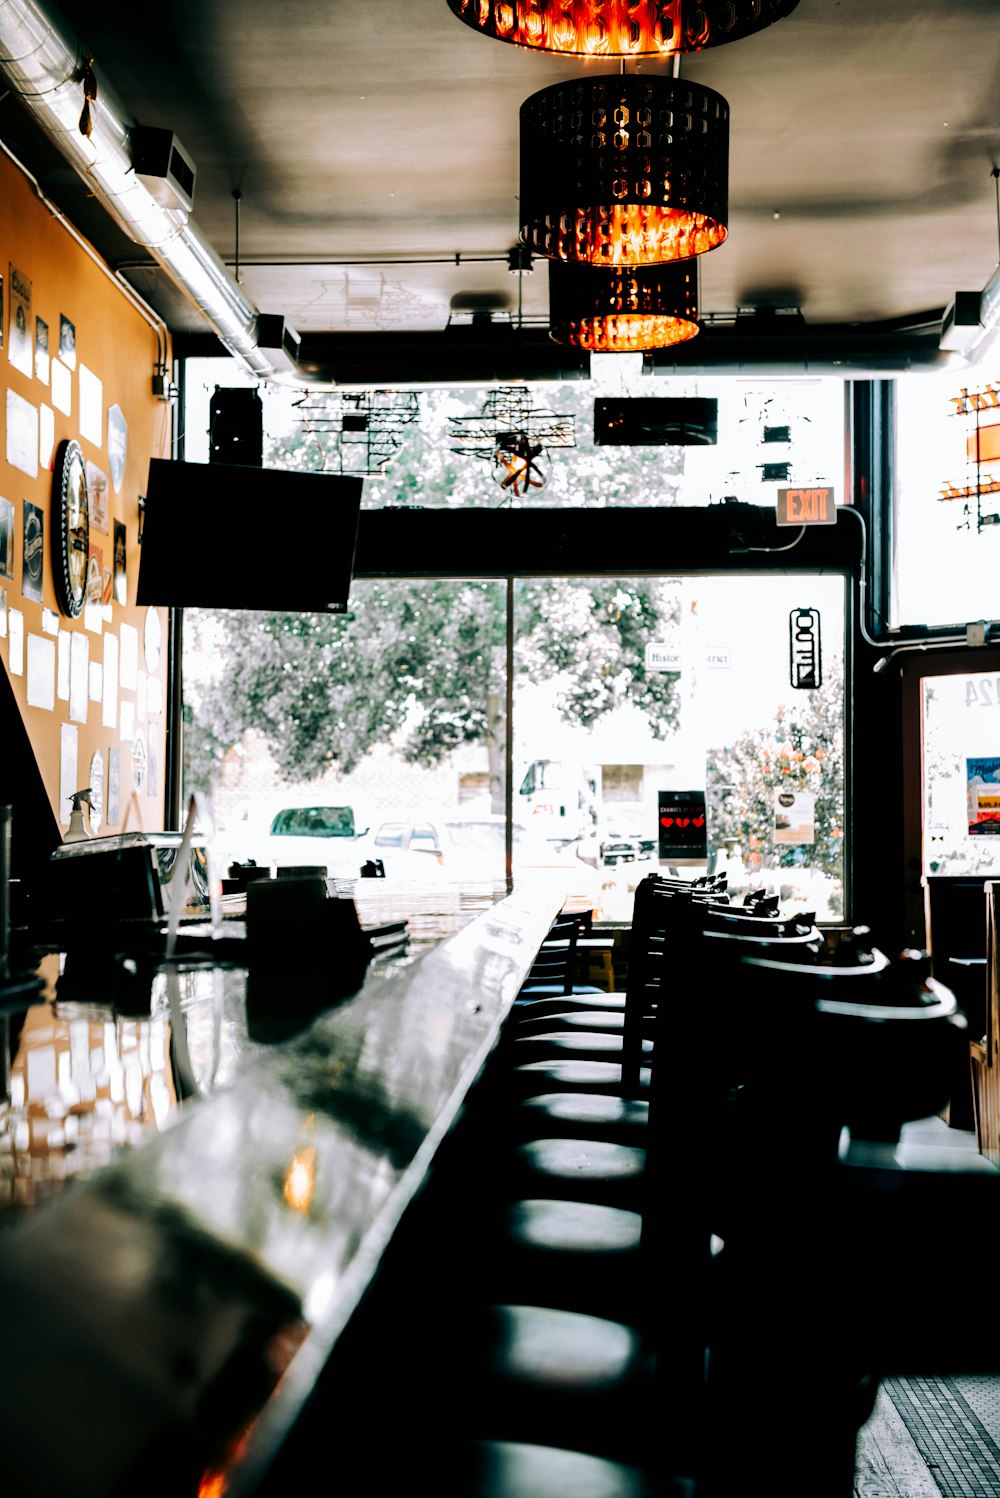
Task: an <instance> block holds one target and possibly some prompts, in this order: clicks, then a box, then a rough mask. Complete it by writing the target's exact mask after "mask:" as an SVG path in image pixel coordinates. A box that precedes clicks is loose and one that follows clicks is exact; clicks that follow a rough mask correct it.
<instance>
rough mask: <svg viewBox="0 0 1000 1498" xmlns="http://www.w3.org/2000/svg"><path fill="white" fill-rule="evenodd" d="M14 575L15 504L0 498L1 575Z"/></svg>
mask: <svg viewBox="0 0 1000 1498" xmlns="http://www.w3.org/2000/svg"><path fill="white" fill-rule="evenodd" d="M13 576H14V506H13V504H12V503H11V501H10V500H9V499H0V577H13Z"/></svg>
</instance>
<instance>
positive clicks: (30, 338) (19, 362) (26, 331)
mask: <svg viewBox="0 0 1000 1498" xmlns="http://www.w3.org/2000/svg"><path fill="white" fill-rule="evenodd" d="M7 361H8V363H9V364H10V365H11V366H12V367H13V368H14V369H17V370H19V371H20V372H21V374H23V375H27V376H28V379H29V380H30V379H31V375H32V368H33V365H34V362H35V349H34V328H33V327H32V323H31V282H30V280H29V279H28V277H27V276H26V275H25V274H24V272H23V271H20V270H18V268H17V266H16V265H12V266H11V267H10V347H9V348H8V350H7Z"/></svg>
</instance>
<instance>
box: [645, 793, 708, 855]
mask: <svg viewBox="0 0 1000 1498" xmlns="http://www.w3.org/2000/svg"><path fill="white" fill-rule="evenodd" d="M657 799H658V802H659V857H660V862H661V863H685V862H695V861H700V860H701V859H703V858H707V857H708V827H707V823H706V817H705V792H704V791H660V792H659V795H658V798H657Z"/></svg>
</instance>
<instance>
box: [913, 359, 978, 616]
mask: <svg viewBox="0 0 1000 1498" xmlns="http://www.w3.org/2000/svg"><path fill="white" fill-rule="evenodd" d="M896 474H897V511H896V565H895V583H894V588H893V605H892V614H891V623H892V625H893V626H895V627H903V626H906V625H916V624H924V625H930V626H934V625H948V624H959V625H964V624H966V623H968V622H972V621H977V620H980V619H993V618H996V617H997V602H996V574H997V567H998V565H1000V355H997V354H993V355H991V356H990V357H989V358H987V359H986V360H985V361H983V362H982V363H981V364H979V365H977V366H974V367H970V368H968V369H959V370H947V371H945V372H937V373H933V374H915V375H913V376H911V377H907V378H906V379H902V380H897V381H896Z"/></svg>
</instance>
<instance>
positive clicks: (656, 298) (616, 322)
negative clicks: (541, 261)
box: [549, 260, 699, 354]
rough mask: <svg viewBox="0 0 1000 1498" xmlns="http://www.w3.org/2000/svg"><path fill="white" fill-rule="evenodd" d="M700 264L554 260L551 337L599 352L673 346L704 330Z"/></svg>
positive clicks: (550, 272) (551, 272) (635, 351)
mask: <svg viewBox="0 0 1000 1498" xmlns="http://www.w3.org/2000/svg"><path fill="white" fill-rule="evenodd" d="M697 283H698V276H697V262H693V261H689V260H681V261H674V262H671V263H668V264H664V265H644V266H620V265H614V266H594V265H566V264H564V263H563V262H562V261H559V260H550V261H549V337H550V338H552V339H553V341H554V342H556V343H568V344H571V345H572V346H573V347H574V348H583V349H589V350H590V352H591V353H594V354H630V353H639V352H640V351H642V350H644V349H654V348H668V347H669V346H670V345H671V344H674V343H684V342H686V341H687V339H689V338H694V336H695V335H696V333H697V332H698V331H699V329H698V305H697V304H698V284H697Z"/></svg>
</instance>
